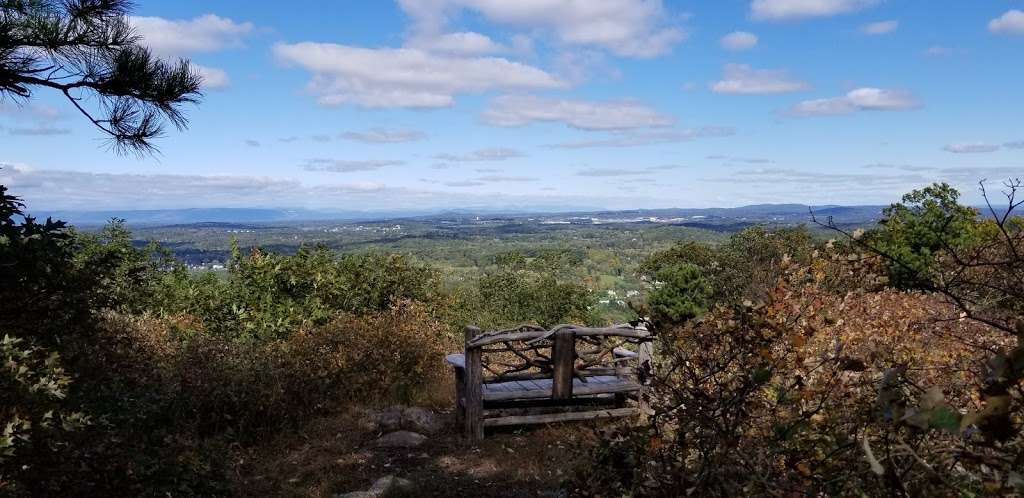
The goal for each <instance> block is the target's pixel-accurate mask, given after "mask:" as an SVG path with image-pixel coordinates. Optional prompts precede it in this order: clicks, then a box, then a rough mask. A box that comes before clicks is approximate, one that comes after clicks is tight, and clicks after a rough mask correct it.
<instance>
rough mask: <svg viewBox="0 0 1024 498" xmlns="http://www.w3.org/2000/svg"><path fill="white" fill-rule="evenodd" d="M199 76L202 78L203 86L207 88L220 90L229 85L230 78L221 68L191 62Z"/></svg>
mask: <svg viewBox="0 0 1024 498" xmlns="http://www.w3.org/2000/svg"><path fill="white" fill-rule="evenodd" d="M193 66H194V67H195V68H196V70H197V71H199V76H200V77H202V78H203V88H206V89H209V90H220V89H223V88H227V87H228V86H230V85H231V78H230V77H228V73H227V72H225V71H224V70H223V69H218V68H215V67H208V66H203V65H200V64H193Z"/></svg>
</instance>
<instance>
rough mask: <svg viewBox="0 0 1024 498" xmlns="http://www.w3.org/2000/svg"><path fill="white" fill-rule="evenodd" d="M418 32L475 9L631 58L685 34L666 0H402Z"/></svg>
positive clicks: (439, 28)
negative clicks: (676, 22) (670, 12)
mask: <svg viewBox="0 0 1024 498" xmlns="http://www.w3.org/2000/svg"><path fill="white" fill-rule="evenodd" d="M399 4H400V5H401V6H402V9H403V10H405V12H406V13H408V14H409V15H410V16H411V17H412V18H413V19H414V22H415V27H414V31H415V32H416V33H418V34H419V35H423V34H428V35H429V34H437V33H441V32H443V31H444V28H445V26H446V25H447V24H448V21H449V20H450V18H451V17H453V16H454V15H456V14H457V13H458V12H459V11H461V10H471V11H474V12H477V13H479V14H480V15H482V16H483V17H484V18H486V19H488V20H490V21H492V22H496V23H500V24H504V25H509V26H513V27H519V28H524V29H527V30H534V29H537V28H541V29H545V30H550V31H551V32H553V33H554V34H555V36H556V37H557V39H558V40H559V41H561V42H562V43H565V44H569V45H584V46H595V47H601V48H603V49H606V50H609V51H611V52H613V53H615V54H617V55H621V56H626V57H654V56H657V55H661V54H664V53H665V52H668V51H669V50H670V49H671V48H672V46H673V45H675V44H676V43H678V42H680V41H682V40H683V39H685V37H686V35H685V33H684V32H683V31H682V30H681V29H680V28H678V27H675V26H671V25H670V23H666V22H665V20H666V19H670V18H671V15H670V14H668V13H667V12H666V11H665V8H664V6H663V4H662V0H528V1H509V0H399Z"/></svg>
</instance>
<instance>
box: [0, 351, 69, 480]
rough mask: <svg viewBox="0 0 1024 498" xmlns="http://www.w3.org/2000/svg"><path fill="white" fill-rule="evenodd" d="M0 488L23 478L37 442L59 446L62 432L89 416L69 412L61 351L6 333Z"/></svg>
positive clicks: (0, 375)
mask: <svg viewBox="0 0 1024 498" xmlns="http://www.w3.org/2000/svg"><path fill="white" fill-rule="evenodd" d="M0 361H2V362H3V364H2V365H0V489H2V488H3V485H4V483H5V482H8V481H11V480H13V481H14V482H17V481H18V480H19V476H18V474H19V473H20V471H21V470H22V469H21V468H20V467H22V466H23V465H24V464H23V460H22V459H19V458H18V457H19V456H21V455H20V453H22V452H23V450H25V449H28V448H31V446H32V445H43V446H45V445H47V444H52V445H57V444H59V439H57V438H55V437H54V436H56V435H57V433H58V432H60V431H70V430H75V429H78V428H81V427H82V426H84V425H85V424H87V423H88V418H87V417H86V416H85V415H83V414H82V413H80V412H74V411H71V410H68V409H67V407H66V406H64V404H65V403H64V399H65V398H66V397H67V395H68V390H69V387H70V385H71V377H70V376H69V375H68V374H67V372H65V371H64V368H63V367H62V366H61V361H60V355H58V354H57V353H51V352H49V351H47V350H45V349H43V348H40V347H36V346H32V345H29V344H27V343H26V342H25V340H23V339H18V338H15V337H10V336H8V335H5V336H4V337H3V339H2V340H0Z"/></svg>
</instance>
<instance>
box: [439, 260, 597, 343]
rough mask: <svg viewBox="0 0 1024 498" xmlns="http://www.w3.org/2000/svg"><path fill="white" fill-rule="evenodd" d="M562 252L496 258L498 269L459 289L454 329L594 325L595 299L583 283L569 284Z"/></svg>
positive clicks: (572, 282)
mask: <svg viewBox="0 0 1024 498" xmlns="http://www.w3.org/2000/svg"><path fill="white" fill-rule="evenodd" d="M566 258H568V256H567V255H565V254H564V253H562V252H552V253H548V254H546V255H544V256H542V257H540V258H537V259H535V260H533V261H528V260H527V259H526V258H525V257H524V256H523V255H522V254H521V253H507V254H504V255H502V256H500V257H499V258H498V259H497V261H496V263H497V267H496V268H495V269H493V270H491V271H489V272H487V273H486V274H485V275H483V276H482V277H480V278H479V279H477V280H476V281H475V282H474V283H473V285H470V286H468V287H467V288H463V289H460V291H459V294H458V295H457V299H456V301H457V302H458V304H459V310H458V311H457V312H456V314H457V315H458V316H457V317H455V318H454V321H455V322H457V325H459V326H462V325H467V324H473V325H477V326H480V327H483V328H485V329H494V328H500V327H507V326H515V325H519V324H521V323H535V324H538V325H542V326H545V327H550V326H554V325H557V324H560V323H579V322H593V321H595V318H594V317H593V316H592V313H591V307H592V306H593V304H594V297H593V295H592V293H591V292H590V290H589V289H587V288H586V287H585V286H584V285H582V284H580V283H577V282H574V281H570V280H569V279H568V277H563V278H559V275H565V274H567V273H568V272H567V271H566V268H565V266H563V265H565V264H568V263H567V261H571V259H566Z"/></svg>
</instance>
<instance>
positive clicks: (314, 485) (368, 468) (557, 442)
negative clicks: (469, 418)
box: [235, 413, 591, 498]
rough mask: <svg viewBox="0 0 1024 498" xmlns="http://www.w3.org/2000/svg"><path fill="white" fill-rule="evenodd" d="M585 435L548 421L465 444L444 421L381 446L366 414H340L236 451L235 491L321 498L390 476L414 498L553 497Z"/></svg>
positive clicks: (445, 416)
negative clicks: (417, 440) (406, 441)
mask: <svg viewBox="0 0 1024 498" xmlns="http://www.w3.org/2000/svg"><path fill="white" fill-rule="evenodd" d="M440 416H441V417H443V418H442V420H445V421H447V420H450V415H449V414H440ZM590 434H591V433H590V431H589V430H588V428H587V427H586V426H580V425H572V426H549V427H541V428H538V429H533V430H526V431H513V432H506V433H502V434H494V435H489V436H488V438H487V439H486V440H484V441H483V442H481V443H479V444H470V443H469V442H467V441H466V440H464V439H463V438H461V437H460V436H459V435H458V434H457V433H456V432H455V431H454V430H452V427H451V424H450V423H446V424H445V428H444V429H443V430H442V431H441V432H438V433H436V434H433V435H430V436H429V438H428V439H427V440H426V441H425V442H424V443H423V444H422V445H420V446H418V447H415V448H380V447H377V446H376V445H375V442H376V440H377V438H378V437H379V436H380V432H379V431H377V430H376V427H373V426H371V424H367V422H366V420H365V418H362V417H360V416H358V415H357V414H355V413H352V414H346V415H339V416H336V417H329V418H323V419H320V420H317V421H314V422H313V423H310V424H308V425H307V426H306V427H304V428H303V429H302V430H300V431H298V432H294V433H290V434H287V435H279V436H278V437H277V438H275V440H273V441H269V442H268V443H267V444H264V445H260V446H258V447H255V448H250V449H248V450H245V451H244V452H241V454H240V456H239V461H238V462H236V468H235V472H236V490H237V491H238V492H239V494H242V495H248V496H312V497H325V498H326V497H331V496H334V495H335V494H338V493H345V492H349V491H357V490H365V489H368V488H369V487H370V486H371V485H372V484H373V482H374V481H375V480H376V479H378V478H380V477H383V476H385V475H389V474H390V475H395V476H397V477H401V478H405V479H408V480H410V481H412V483H413V486H414V489H415V496H420V497H448V496H474V497H477V496H478V497H510V498H512V497H515V498H518V497H536V496H543V497H556V496H560V495H559V492H558V489H559V487H560V486H559V484H560V483H561V482H562V481H563V479H565V478H567V477H568V476H569V473H570V472H571V471H572V466H573V461H574V458H575V457H576V455H578V448H580V445H581V444H582V443H583V442H584V441H586V440H587V439H588V438H589V437H590Z"/></svg>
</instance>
